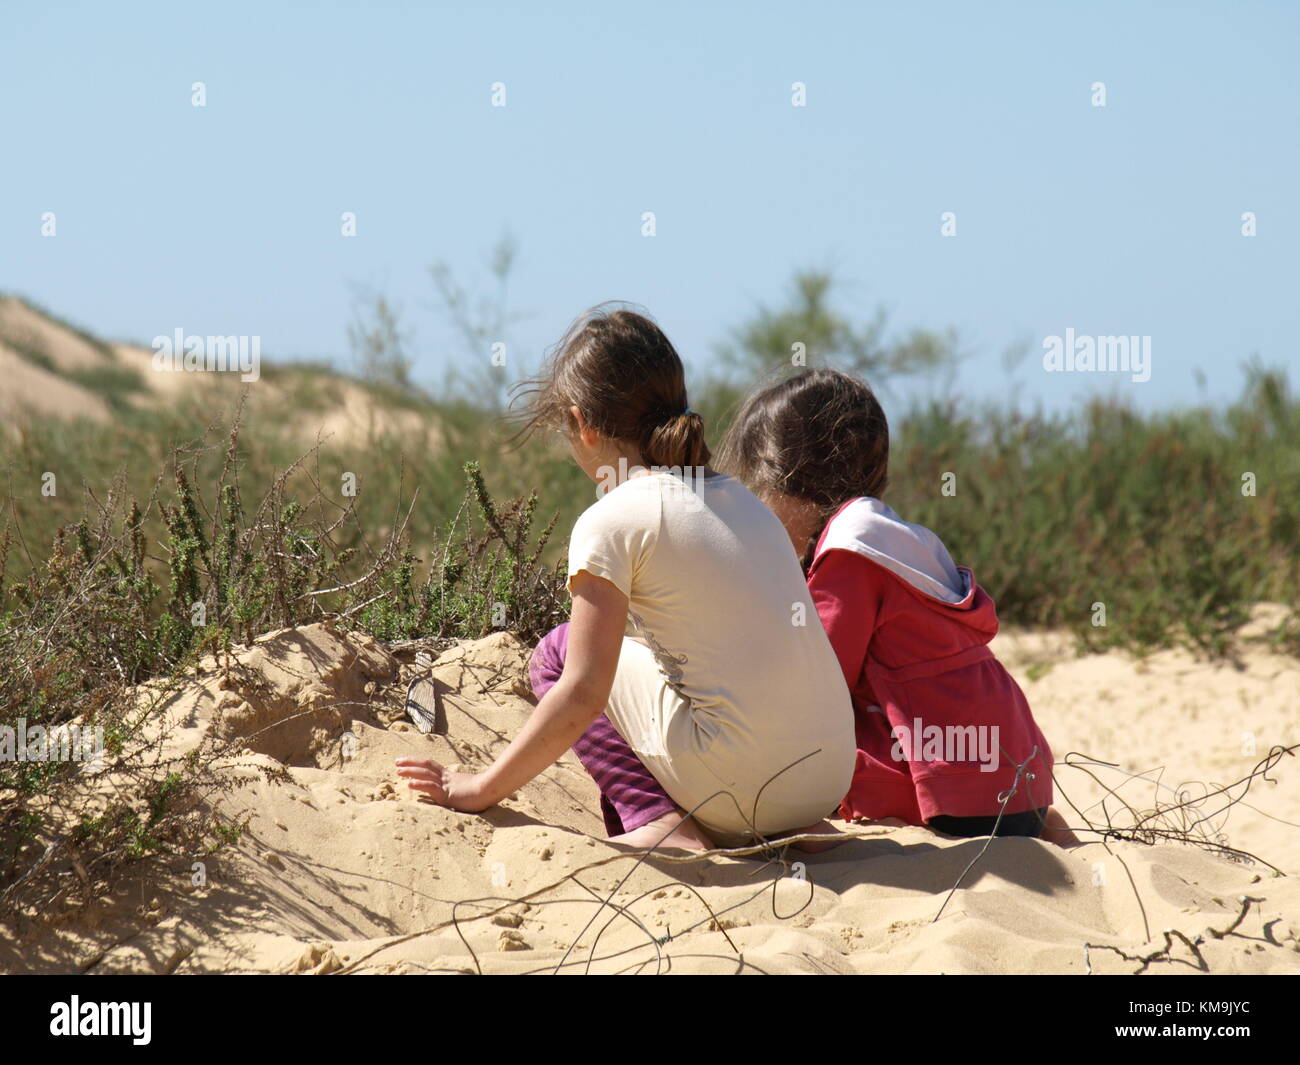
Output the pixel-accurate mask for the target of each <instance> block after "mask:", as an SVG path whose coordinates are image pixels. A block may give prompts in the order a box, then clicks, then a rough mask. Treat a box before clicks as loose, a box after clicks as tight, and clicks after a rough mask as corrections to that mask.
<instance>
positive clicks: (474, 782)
mask: <svg viewBox="0 0 1300 1065" xmlns="http://www.w3.org/2000/svg"><path fill="white" fill-rule="evenodd" d="M396 764H397V775H398V776H399V777H401V778H403V779H404V780H405V781H406V782H407V787H409V788H410V789H411V790H412V791H416V792H419V793H420V794H421V795H427V796H428V797H429V798H430V799H432V800H433V801H434V802H436V803H437V804H438V805H439V806H447V807H450V808H451V809H453V810H462V811H464V812H465V813H472V814H476V813H478V812H479V811H481V810H486V809H487V808H488V807H489V806H491V805H492V800H491V799H490V798H488V797H487V796H485V795H484V794H483V788H482V775H481V774H479V773H453V772H452V771H451V770H449V769H447V768H446V767H445V766H441V765H439V764H438V763H437V762H435V761H433V760H432V759H429V758H415V757H413V756H411V755H404V756H403V757H401V758H398V759H396Z"/></svg>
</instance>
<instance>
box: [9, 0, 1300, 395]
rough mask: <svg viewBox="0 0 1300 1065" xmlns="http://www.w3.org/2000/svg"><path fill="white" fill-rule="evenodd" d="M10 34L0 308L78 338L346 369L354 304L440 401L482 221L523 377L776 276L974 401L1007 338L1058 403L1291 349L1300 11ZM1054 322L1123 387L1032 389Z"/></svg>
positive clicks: (570, 14)
mask: <svg viewBox="0 0 1300 1065" xmlns="http://www.w3.org/2000/svg"><path fill="white" fill-rule="evenodd" d="M5 24H6V25H5V30H4V33H3V36H2V37H0V120H2V122H3V128H4V131H5V133H4V137H5V146H6V148H7V149H8V150H7V151H6V153H5V155H6V158H5V160H4V162H3V164H2V165H0V288H2V289H4V290H7V291H12V292H18V293H20V294H23V295H25V296H28V297H29V298H31V299H34V300H36V301H37V302H39V303H41V304H43V305H45V306H47V307H48V308H50V309H51V310H53V311H55V312H57V313H59V314H61V315H63V316H65V317H67V318H70V319H71V320H73V321H75V322H77V323H79V324H81V325H83V326H85V327H86V328H88V329H90V330H91V331H93V332H95V333H97V334H102V335H107V336H110V337H114V338H122V339H133V340H137V341H141V342H144V343H148V341H149V340H150V338H151V337H153V336H155V335H157V334H161V333H170V332H172V331H173V330H174V329H176V328H177V327H181V328H183V329H185V330H186V331H187V332H190V333H198V334H206V333H220V334H232V333H233V334H250V335H251V334H256V335H259V336H260V337H261V338H262V346H263V351H264V352H267V353H269V354H270V355H271V356H277V355H279V356H288V357H325V358H330V359H333V360H334V361H335V362H337V363H339V364H341V365H347V363H348V360H349V354H348V345H347V323H348V321H349V319H350V316H351V292H352V287H353V286H354V285H364V286H369V287H371V288H376V289H380V290H382V291H383V292H385V293H386V294H387V295H388V296H389V297H390V298H391V299H392V300H393V301H394V302H395V303H396V304H397V305H398V306H399V307H400V308H401V309H402V312H403V317H404V320H405V323H406V325H407V327H408V328H409V329H411V330H412V332H413V349H414V351H415V353H416V355H417V356H418V362H417V375H418V376H420V377H422V378H424V379H427V380H431V381H432V380H440V379H441V377H442V372H443V370H444V368H445V367H446V366H447V365H448V363H449V361H451V360H453V359H463V358H465V356H464V355H463V354H462V352H461V349H460V348H459V347H458V346H457V344H456V343H455V337H454V334H453V333H452V331H451V329H450V328H449V326H448V325H447V323H446V322H445V320H444V319H443V318H442V317H441V316H440V315H439V314H438V313H437V311H436V302H435V297H434V292H433V288H432V285H431V282H430V279H429V275H428V266H429V264H430V263H432V262H433V261H435V260H443V261H445V262H447V263H448V264H449V265H450V266H451V267H452V268H453V270H454V271H455V272H456V273H457V275H458V276H459V277H460V278H461V279H462V281H463V282H464V283H466V284H467V285H471V286H486V285H487V283H488V274H487V270H486V265H485V264H486V260H487V257H488V254H489V252H490V250H491V248H492V246H493V244H494V243H495V242H496V240H497V238H498V237H499V236H500V235H501V234H502V233H503V232H504V231H507V230H508V231H509V232H510V233H512V234H513V236H514V238H515V240H516V241H517V243H518V247H519V260H518V265H517V269H516V271H515V275H514V277H513V280H512V285H511V298H512V303H513V305H514V307H515V308H516V309H517V310H519V311H521V312H527V313H528V314H529V317H528V318H527V319H526V320H525V321H524V322H522V323H520V324H519V325H518V326H517V327H516V328H515V329H514V331H513V334H512V335H511V336H510V338H509V340H510V342H511V344H510V353H511V355H510V357H511V364H512V367H513V368H516V369H520V370H522V369H524V368H526V367H529V366H531V365H532V364H535V363H536V361H537V359H538V357H539V356H540V353H541V352H542V350H543V349H544V348H545V347H546V346H547V345H548V344H550V343H551V342H552V341H554V340H555V339H556V338H557V337H558V336H559V335H560V333H561V332H562V331H563V329H564V327H565V325H566V324H567V323H568V321H569V320H570V319H571V318H572V317H573V316H574V315H575V314H576V313H577V312H579V311H580V310H581V309H583V308H584V307H586V306H588V305H590V304H593V303H596V302H599V301H601V300H604V299H626V300H631V301H634V302H638V303H641V304H643V305H645V306H646V307H648V308H649V309H650V310H651V311H652V312H653V313H654V314H655V316H656V317H657V318H658V319H659V321H660V322H661V324H662V325H663V326H664V327H665V328H666V330H667V331H668V333H669V335H670V336H671V337H672V338H673V339H674V341H675V342H676V344H677V346H678V348H679V350H680V351H681V352H682V354H683V356H684V357H685V358H686V359H687V361H688V364H689V365H692V366H694V367H696V368H702V367H705V366H707V365H709V363H710V362H711V361H713V360H714V359H715V358H716V356H715V354H714V346H715V345H716V344H717V342H719V341H720V340H722V339H724V338H725V336H726V335H727V333H728V331H729V330H730V329H731V328H732V327H734V326H735V325H736V324H737V323H739V322H740V321H741V320H743V319H744V318H745V317H746V316H747V315H748V314H750V313H751V312H752V311H753V309H754V307H755V306H756V305H757V304H758V303H759V302H768V303H776V302H778V301H779V300H780V299H781V297H782V295H783V293H784V292H785V290H786V287H787V285H788V282H789V278H790V276H791V274H792V272H793V271H794V269H795V268H797V267H801V266H831V267H833V268H834V269H835V271H836V273H837V274H838V275H839V277H840V278H841V280H842V287H841V291H840V297H839V303H840V306H841V308H842V309H844V310H845V311H848V312H851V313H854V314H860V315H861V316H862V317H863V318H864V319H865V318H867V317H869V315H870V314H871V313H872V311H873V310H874V309H875V307H876V306H877V305H880V304H883V305H885V306H887V307H888V308H889V309H890V310H891V312H892V321H893V322H894V323H895V324H896V325H897V326H898V327H899V328H900V329H903V328H910V327H914V326H922V327H931V328H944V327H947V326H953V327H955V328H956V329H957V330H958V331H959V333H960V334H961V337H962V341H963V346H964V348H965V349H966V350H967V351H968V352H969V353H970V354H969V358H968V360H967V361H966V363H965V364H964V365H963V367H962V369H961V371H960V373H959V375H958V379H957V383H958V384H959V385H960V386H961V387H962V388H964V389H965V390H967V391H968V392H969V394H971V395H975V396H979V397H997V396H999V395H1003V394H1005V393H1006V391H1007V390H1008V387H1009V385H1010V381H1009V379H1008V376H1007V374H1006V371H1005V370H1004V369H1003V366H1002V359H1001V355H1002V352H1003V351H1004V349H1005V348H1006V347H1007V346H1008V345H1010V344H1013V343H1015V342H1017V341H1025V342H1028V344H1029V346H1030V356H1029V358H1028V359H1027V360H1026V361H1025V362H1024V363H1022V364H1021V366H1020V368H1019V369H1018V370H1017V371H1016V374H1015V379H1016V385H1017V388H1018V392H1019V394H1020V395H1021V397H1022V398H1025V399H1028V400H1029V401H1031V402H1041V403H1042V404H1044V405H1045V406H1047V407H1049V408H1058V407H1060V406H1063V405H1065V404H1068V403H1070V402H1072V401H1073V400H1075V399H1077V398H1078V397H1079V396H1080V395H1083V394H1087V393H1092V392H1106V393H1115V394H1120V395H1124V396H1128V397H1130V398H1131V399H1132V400H1133V401H1134V402H1135V403H1137V404H1139V405H1140V406H1143V407H1162V406H1168V405H1172V404H1181V403H1188V402H1195V401H1197V400H1198V399H1199V398H1202V396H1204V395H1207V394H1208V396H1209V398H1212V399H1213V398H1216V397H1220V396H1225V395H1228V394H1232V395H1235V394H1236V392H1237V390H1238V388H1239V384H1240V380H1241V377H1240V372H1239V366H1240V363H1241V362H1242V361H1243V360H1244V359H1246V358H1247V357H1249V356H1251V355H1252V354H1258V355H1259V356H1260V357H1262V358H1263V359H1264V360H1265V361H1266V362H1270V363H1274V364H1283V365H1288V364H1289V365H1290V366H1292V367H1295V366H1296V365H1297V363H1300V359H1298V358H1297V345H1296V339H1297V333H1298V331H1300V298H1298V295H1300V286H1298V285H1297V281H1298V280H1300V262H1298V260H1297V255H1296V249H1297V236H1298V235H1300V204H1298V203H1297V193H1298V192H1300V137H1298V136H1297V133H1298V132H1300V122H1298V121H1297V119H1300V67H1297V64H1296V62H1295V48H1296V45H1297V42H1298V41H1300V4H1295V3H1284V2H1280V0H1279V2H1277V3H1273V4H1264V3H1226V2H1225V3H1219V4H1208V3H1199V4H1197V3H1192V4H1173V3H1168V4H1166V3H1117V4H1107V3H1031V2H1024V3H1016V4H1012V3H1002V4H999V3H979V4H973V3H933V4H926V3H908V4H902V3H891V4H851V3H842V4H832V3H815V2H814V3H802V2H801V3H788V2H786V3H766V4H764V3H758V4H739V3H737V4H721V3H715V4H701V3H662V2H656V3H653V4H640V5H626V4H611V3H592V4H574V3H564V2H548V3H544V4H522V3H521V4H500V3H474V4H470V3H463V4H462V3H455V4H452V3H431V4H420V5H398V4H388V3H360V4H345V3H316V4H306V3H295V4H288V3H274V2H268V3H254V4H245V3H236V2H231V3H223V4H212V5H176V4H161V3H160V4H129V3H126V4H121V5H117V4H115V5H103V4H94V3H87V4H68V3H58V2H52V3H23V2H9V3H6V5H5ZM196 81H202V82H204V83H205V85H206V91H207V106H206V107H203V108H196V107H193V106H191V102H190V97H191V85H192V83H193V82H196ZM796 81H801V82H804V83H805V84H806V86H807V106H806V107H803V108H796V107H792V106H791V102H790V94H791V84H792V83H793V82H796ZM1097 81H1100V82H1104V84H1105V87H1106V102H1107V106H1105V107H1104V108H1099V107H1093V106H1092V105H1091V86H1092V84H1093V83H1094V82H1097ZM494 82H503V83H504V84H505V86H506V93H507V97H506V99H507V106H506V107H504V108H494V107H492V106H491V99H490V87H491V85H492V84H493V83H494ZM46 211H53V212H55V214H56V216H57V227H58V228H57V236H55V237H53V238H50V237H42V236H41V233H40V224H41V215H42V212H46ZM344 211H352V212H355V214H356V216H357V226H358V235H357V236H356V237H355V238H345V237H343V236H341V235H340V215H341V214H342V212H344ZM644 211H653V212H654V213H655V216H656V221H657V234H656V236H654V237H653V238H647V237H643V236H641V232H640V231H641V215H642V212H644ZM945 211H952V212H954V213H955V214H956V216H957V235H956V236H955V237H951V238H944V237H942V236H941V235H940V219H941V215H942V214H943V212H945ZM1245 211H1253V212H1255V214H1256V216H1257V220H1258V221H1257V225H1258V235H1257V236H1255V237H1253V238H1246V237H1243V236H1242V235H1241V231H1240V230H1241V222H1240V216H1241V214H1242V213H1243V212H1245ZM1067 327H1069V328H1073V329H1074V330H1075V331H1076V333H1081V334H1125V335H1149V336H1150V337H1151V338H1152V360H1153V366H1152V375H1151V380H1150V381H1148V382H1146V383H1144V384H1134V383H1132V382H1130V381H1129V380H1128V378H1127V377H1122V378H1121V377H1117V376H1114V375H1101V374H1047V373H1044V372H1043V371H1042V369H1041V364H1040V361H1039V360H1040V357H1041V351H1042V347H1041V342H1042V339H1043V338H1044V337H1045V336H1048V335H1052V334H1062V333H1063V332H1064V331H1065V329H1066V328H1067ZM1198 368H1199V369H1200V370H1201V371H1202V372H1203V374H1204V376H1205V381H1206V392H1202V391H1201V389H1200V388H1199V387H1198V385H1197V381H1196V375H1195V371H1196V370H1197V369H1198ZM1295 376H1296V375H1295V374H1294V373H1293V378H1294V377H1295ZM934 385H935V383H934V382H920V383H918V385H917V386H916V387H917V388H918V389H920V390H925V389H927V388H930V387H934Z"/></svg>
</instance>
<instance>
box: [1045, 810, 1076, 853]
mask: <svg viewBox="0 0 1300 1065" xmlns="http://www.w3.org/2000/svg"><path fill="white" fill-rule="evenodd" d="M1038 838H1039V839H1041V840H1045V841H1046V842H1048V843H1055V844H1056V845H1057V846H1058V847H1077V846H1079V837H1078V836H1076V835H1075V834H1074V832H1073V831H1072V830H1071V828H1070V826H1069V825H1067V824H1066V823H1065V818H1064V817H1062V816H1061V815H1060V814H1059V813H1058V812H1057V810H1056V807H1055V806H1049V807H1048V808H1047V815H1046V816H1045V817H1044V818H1043V831H1042V832H1041V833H1040V834H1039V836H1038Z"/></svg>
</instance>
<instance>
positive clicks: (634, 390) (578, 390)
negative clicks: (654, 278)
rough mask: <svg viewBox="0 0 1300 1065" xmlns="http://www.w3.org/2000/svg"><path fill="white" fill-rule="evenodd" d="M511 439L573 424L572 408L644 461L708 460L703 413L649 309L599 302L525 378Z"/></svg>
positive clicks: (691, 462) (685, 463) (674, 463)
mask: <svg viewBox="0 0 1300 1065" xmlns="http://www.w3.org/2000/svg"><path fill="white" fill-rule="evenodd" d="M523 397H527V400H526V402H525V405H524V409H523V411H522V420H523V427H522V428H521V429H520V431H519V432H518V433H517V434H516V439H520V438H526V437H527V436H528V435H530V434H531V433H533V432H535V431H536V430H538V429H569V430H572V429H573V428H574V422H573V415H572V413H571V412H570V410H569V408H570V407H577V408H578V410H580V411H581V412H582V416H583V418H584V419H585V420H586V422H587V424H588V425H590V426H591V428H592V429H594V430H595V431H596V432H598V433H600V435H601V436H604V437H608V438H609V439H611V440H619V441H623V442H624V443H630V444H634V445H636V448H637V450H638V451H640V453H641V458H642V460H643V461H644V462H645V463H646V464H647V465H649V466H669V467H671V466H678V467H687V466H703V465H705V464H706V463H707V462H708V461H709V448H708V445H707V444H706V443H705V442H704V419H703V418H701V417H700V416H699V415H698V414H696V413H695V412H694V411H692V410H690V409H689V408H688V406H687V400H686V373H685V370H684V369H683V367H682V360H681V358H680V357H679V356H678V354H677V351H676V349H675V348H674V347H673V345H672V343H671V342H670V341H669V339H668V338H667V337H666V336H665V335H664V332H663V330H662V329H660V328H659V326H658V325H656V324H655V323H654V321H653V320H651V319H650V318H649V317H648V316H646V315H644V314H638V313H637V312H635V311H632V310H629V309H627V308H626V307H624V306H622V305H621V304H610V303H602V304H601V305H600V306H598V307H593V308H592V309H591V310H589V311H587V312H586V313H584V314H582V315H580V316H579V317H578V318H577V320H576V321H574V323H573V324H572V325H571V326H569V329H568V331H567V332H566V333H565V334H564V336H563V337H562V338H561V340H560V342H559V343H558V344H556V345H555V347H554V348H553V349H552V350H551V353H550V355H549V356H548V357H547V361H546V365H545V366H544V367H543V369H542V372H541V375H540V376H539V377H537V378H535V379H533V380H531V381H525V382H523V384H522V385H521V386H519V390H518V391H517V393H516V395H515V400H516V401H518V400H519V399H521V398H523Z"/></svg>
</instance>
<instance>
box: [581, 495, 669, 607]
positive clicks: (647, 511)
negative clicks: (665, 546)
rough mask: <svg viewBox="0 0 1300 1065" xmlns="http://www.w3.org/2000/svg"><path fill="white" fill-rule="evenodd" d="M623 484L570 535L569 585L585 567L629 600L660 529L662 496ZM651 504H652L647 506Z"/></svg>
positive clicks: (587, 512) (590, 510)
mask: <svg viewBox="0 0 1300 1065" xmlns="http://www.w3.org/2000/svg"><path fill="white" fill-rule="evenodd" d="M630 488H632V483H631V482H629V484H627V485H622V486H620V487H619V488H618V489H616V490H615V491H613V492H611V493H610V494H609V495H607V496H604V497H602V498H601V499H600V500H598V501H597V502H596V503H594V504H593V505H592V506H590V507H588V508H587V509H586V510H585V511H583V513H582V515H581V516H580V517H579V518H578V520H577V522H575V523H574V526H573V533H572V535H571V536H570V537H569V569H568V579H569V587H570V588H572V586H573V578H574V576H576V575H577V574H578V573H580V572H581V571H582V570H586V571H587V572H588V573H590V574H592V575H593V576H596V577H602V578H604V579H605V580H607V581H609V583H610V584H612V585H614V587H615V588H617V589H618V590H619V591H620V592H622V593H623V594H624V595H625V596H627V597H628V599H631V598H632V590H633V588H634V586H635V585H636V579H637V574H638V573H639V572H640V570H641V568H642V566H643V565H644V562H645V558H646V555H647V553H648V552H649V550H651V549H652V547H653V543H654V537H655V534H656V532H657V530H658V506H657V503H658V499H657V497H651V495H650V494H649V493H647V492H644V491H629V489H630ZM648 503H650V504H651V505H647V504H648Z"/></svg>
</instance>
